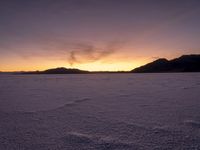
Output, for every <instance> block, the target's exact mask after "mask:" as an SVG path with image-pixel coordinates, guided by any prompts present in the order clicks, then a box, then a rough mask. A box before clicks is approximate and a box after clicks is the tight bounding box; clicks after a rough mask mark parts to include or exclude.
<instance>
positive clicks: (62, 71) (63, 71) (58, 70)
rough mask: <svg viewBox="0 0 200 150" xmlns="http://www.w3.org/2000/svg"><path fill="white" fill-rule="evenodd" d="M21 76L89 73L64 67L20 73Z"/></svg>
mask: <svg viewBox="0 0 200 150" xmlns="http://www.w3.org/2000/svg"><path fill="white" fill-rule="evenodd" d="M22 73H23V74H84V73H89V71H84V70H79V69H67V68H64V67H61V68H54V69H48V70H45V71H33V72H22Z"/></svg>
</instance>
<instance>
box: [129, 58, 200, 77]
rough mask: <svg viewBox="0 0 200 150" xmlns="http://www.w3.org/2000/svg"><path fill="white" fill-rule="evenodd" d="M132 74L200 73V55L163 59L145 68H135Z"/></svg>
mask: <svg viewBox="0 0 200 150" xmlns="http://www.w3.org/2000/svg"><path fill="white" fill-rule="evenodd" d="M131 72H132V73H156V72H158V73H159V72H200V55H183V56H181V57H179V58H175V59H172V60H167V59H165V58H161V59H158V60H156V61H153V62H151V63H148V64H146V65H144V66H141V67H138V68H135V69H133V70H132V71H131Z"/></svg>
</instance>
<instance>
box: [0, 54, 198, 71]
mask: <svg viewBox="0 0 200 150" xmlns="http://www.w3.org/2000/svg"><path fill="white" fill-rule="evenodd" d="M170 72H200V55H197V54H193V55H183V56H181V57H179V58H175V59H172V60H167V59H165V58H160V59H157V60H155V61H153V62H151V63H148V64H146V65H144V66H141V67H138V68H135V69H133V70H131V71H118V72H117V71H93V72H91V71H85V70H79V69H69V68H64V67H60V68H53V69H48V70H44V71H29V72H24V71H22V72H14V73H15V74H94V73H170ZM3 73H4V72H0V74H3Z"/></svg>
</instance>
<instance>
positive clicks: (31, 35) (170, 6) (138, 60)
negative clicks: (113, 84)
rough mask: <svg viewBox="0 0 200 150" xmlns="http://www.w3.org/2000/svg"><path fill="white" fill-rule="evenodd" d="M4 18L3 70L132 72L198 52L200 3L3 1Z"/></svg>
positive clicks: (193, 0) (1, 25)
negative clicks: (156, 59)
mask: <svg viewBox="0 0 200 150" xmlns="http://www.w3.org/2000/svg"><path fill="white" fill-rule="evenodd" d="M0 16H1V19H0V35H1V36H0V53H1V55H0V59H1V64H0V70H33V69H45V68H48V67H51V66H58V65H63V66H65V67H70V65H73V67H78V68H83V69H89V70H118V69H119V70H128V69H131V68H134V67H136V66H138V65H141V64H144V63H146V62H148V61H150V60H151V59H152V58H154V57H167V58H173V57H176V56H178V55H181V54H188V53H199V52H200V46H199V43H200V28H199V27H200V1H199V0H1V1H0ZM27 60H28V63H27ZM25 62H26V63H25ZM38 62H42V64H41V63H38ZM24 63H25V64H26V65H23V64H24ZM124 66H126V67H124Z"/></svg>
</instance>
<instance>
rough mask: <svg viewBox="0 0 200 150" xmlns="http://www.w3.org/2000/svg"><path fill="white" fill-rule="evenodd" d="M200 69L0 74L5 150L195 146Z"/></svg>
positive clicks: (0, 145)
mask: <svg viewBox="0 0 200 150" xmlns="http://www.w3.org/2000/svg"><path fill="white" fill-rule="evenodd" d="M199 91H200V74H199V73H188V74H116V75H113V74H98V75H95V74H94V75H93V74H92V75H27V76H22V75H19V76H12V75H9V76H8V75H1V76H0V110H1V111H0V149H2V150H66V149H67V150H68V149H69V150H134V149H135V150H165V149H166V150H168V149H175V150H184V149H185V150H188V149H190V150H198V149H200V109H199V108H200V92H199Z"/></svg>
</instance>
